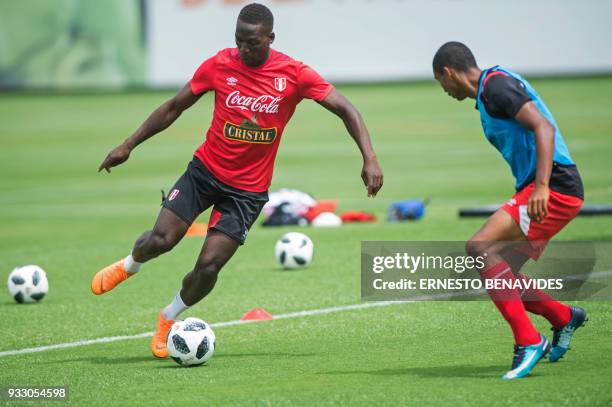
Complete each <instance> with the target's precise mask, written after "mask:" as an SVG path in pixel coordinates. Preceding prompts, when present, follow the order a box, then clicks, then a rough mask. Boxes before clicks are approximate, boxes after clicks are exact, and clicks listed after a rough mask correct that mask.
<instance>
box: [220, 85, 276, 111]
mask: <svg viewBox="0 0 612 407" xmlns="http://www.w3.org/2000/svg"><path fill="white" fill-rule="evenodd" d="M281 100H283V98H282V97H280V96H272V95H261V96H257V97H252V96H242V95H241V94H240V91H239V90H237V91H234V92H232V93H230V94H229V95H227V99H225V106H227V107H229V108H237V109H241V110H250V111H252V112H255V113H278V106H279V103H280V101H281Z"/></svg>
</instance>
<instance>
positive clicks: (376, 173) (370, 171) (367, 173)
mask: <svg viewBox="0 0 612 407" xmlns="http://www.w3.org/2000/svg"><path fill="white" fill-rule="evenodd" d="M361 179H362V180H363V183H364V184H365V186H366V188H367V190H368V196H369V197H375V196H376V194H377V193H378V191H379V190H380V188H381V187H382V185H383V173H382V169H381V168H380V165H379V164H378V160H377V159H376V157H373V158H368V159H366V160H364V162H363V169H362V170H361Z"/></svg>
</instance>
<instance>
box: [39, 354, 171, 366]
mask: <svg viewBox="0 0 612 407" xmlns="http://www.w3.org/2000/svg"><path fill="white" fill-rule="evenodd" d="M81 362H87V363H93V364H99V365H129V364H136V363H143V362H145V363H146V362H149V363H159V362H160V359H155V358H153V356H128V357H125V356H116V357H112V356H88V357H80V358H72V359H62V360H51V361H47V362H38V363H39V364H41V365H53V364H61V363H81Z"/></svg>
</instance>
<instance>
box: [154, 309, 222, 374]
mask: <svg viewBox="0 0 612 407" xmlns="http://www.w3.org/2000/svg"><path fill="white" fill-rule="evenodd" d="M215 346H216V338H215V333H214V332H213V330H212V329H211V328H210V325H208V324H207V323H206V322H204V321H202V320H201V319H197V318H186V319H185V320H184V321H176V322H175V323H174V325H172V328H171V329H170V332H169V333H168V341H167V344H166V347H167V348H168V354H169V356H170V358H171V359H172V360H174V361H175V362H176V363H178V364H179V365H181V366H195V365H201V364H203V363H205V362H207V361H208V360H209V359H210V358H211V357H212V355H213V353H214V352H215Z"/></svg>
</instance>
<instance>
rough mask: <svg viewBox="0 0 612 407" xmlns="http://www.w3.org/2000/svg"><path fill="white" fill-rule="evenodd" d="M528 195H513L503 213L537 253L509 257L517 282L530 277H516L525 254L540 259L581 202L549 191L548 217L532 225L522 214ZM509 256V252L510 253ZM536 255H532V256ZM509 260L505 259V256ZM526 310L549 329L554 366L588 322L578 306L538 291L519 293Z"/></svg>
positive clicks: (524, 259)
mask: <svg viewBox="0 0 612 407" xmlns="http://www.w3.org/2000/svg"><path fill="white" fill-rule="evenodd" d="M529 195H530V190H529V188H526V190H525V191H521V192H519V193H518V194H516V195H515V197H514V199H513V203H514V205H510V204H506V205H505V206H504V209H505V210H507V212H508V213H509V214H511V216H512V217H513V218H514V219H515V221H516V222H517V223H519V224H521V230H522V231H523V232H524V234H525V235H526V236H527V237H528V239H529V240H530V241H531V243H532V244H534V246H535V247H537V246H541V247H540V248H539V250H536V251H534V252H532V253H520V252H518V253H512V254H511V256H510V257H512V258H513V259H514V260H511V261H510V262H511V263H512V262H513V263H515V264H514V265H513V270H514V272H515V274H516V275H517V278H520V279H522V280H528V279H529V277H527V276H525V275H524V274H523V273H519V270H520V268H521V267H522V265H523V264H524V263H525V261H526V260H527V256H526V254H532V255H533V256H532V257H534V259H537V258H538V257H539V254H540V252H541V249H542V248H543V246H542V245H541V244H540V243H545V242H547V241H548V240H549V239H551V238H552V237H553V236H554V235H556V234H557V233H558V232H559V231H561V230H562V229H563V228H564V227H565V226H566V225H567V224H568V223H569V222H570V221H571V220H572V219H574V218H575V217H576V216H577V215H578V213H579V212H580V208H581V207H582V204H583V201H582V199H581V198H579V197H576V196H572V195H565V194H562V193H559V192H557V191H551V192H550V196H549V201H548V216H547V217H546V219H544V222H542V223H539V222H531V221H530V220H529V219H527V218H526V216H525V215H526V213H525V212H526V211H525V210H523V208H525V205H526V204H527V200H528V197H529ZM510 252H512V251H510ZM534 254H535V255H534ZM506 257H508V256H506ZM522 299H523V303H524V305H525V308H526V309H527V310H528V311H530V312H532V313H535V314H539V315H542V316H544V317H545V318H546V319H547V320H548V321H549V322H550V323H551V325H552V330H553V340H552V349H551V351H550V355H549V360H550V361H551V362H556V361H558V360H559V359H561V358H562V357H563V356H564V355H565V353H566V352H567V351H568V350H569V347H570V341H571V339H572V337H573V335H574V334H575V333H576V330H577V329H578V328H580V327H581V326H582V325H583V324H584V323H585V321H587V320H588V318H587V314H586V311H585V310H584V309H582V308H580V307H578V306H568V305H566V304H562V303H560V302H559V301H556V300H555V299H554V298H552V297H551V296H550V295H548V294H547V293H545V292H543V291H541V290H538V289H527V290H524V292H523V293H522Z"/></svg>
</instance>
